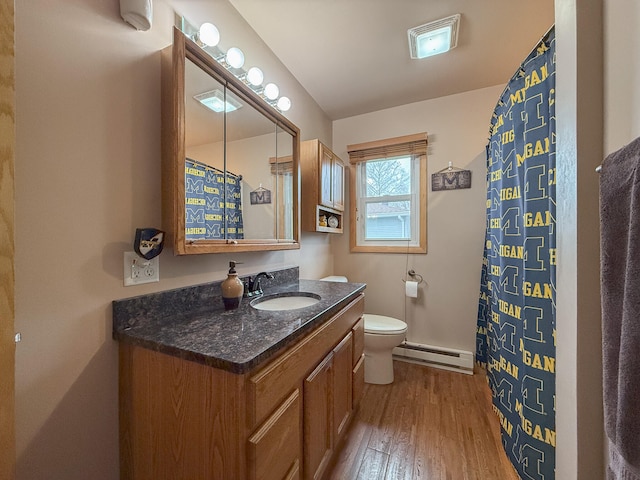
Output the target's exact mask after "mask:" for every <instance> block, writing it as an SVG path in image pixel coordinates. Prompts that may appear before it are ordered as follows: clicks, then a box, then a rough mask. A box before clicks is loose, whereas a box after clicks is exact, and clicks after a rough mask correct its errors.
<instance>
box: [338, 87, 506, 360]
mask: <svg viewBox="0 0 640 480" xmlns="http://www.w3.org/2000/svg"><path fill="white" fill-rule="evenodd" d="M503 89H504V86H496V87H490V88H484V89H481V90H475V91H472V92H466V93H463V94H459V95H451V96H448V97H442V98H437V99H434V100H427V101H424V102H418V103H413V104H409V105H404V106H400V107H395V108H390V109H387V110H381V111H379V112H374V113H370V114H365V115H359V116H357V117H351V118H346V119H343V120H338V121H335V122H334V126H333V149H334V151H335V153H336V154H338V155H339V156H341V157H342V158H343V159H344V160H345V161H347V162H348V155H347V145H349V144H353V143H361V142H367V141H371V140H379V139H384V138H390V137H397V136H401V135H408V134H412V133H418V132H427V133H428V135H429V146H428V153H427V179H428V182H429V188H428V200H427V210H428V211H427V220H428V226H427V228H428V231H427V241H428V253H427V254H426V255H418V254H411V255H406V254H373V253H350V252H349V236H348V235H342V236H339V237H336V238H334V239H333V240H332V247H333V250H334V262H335V263H334V268H333V269H334V272H335V273H336V274H340V275H346V276H347V277H349V279H351V280H353V281H357V282H366V283H367V292H366V308H365V310H366V311H367V312H370V313H377V314H381V315H390V316H393V317H396V318H401V319H405V320H406V322H407V324H408V326H409V329H408V333H407V337H408V339H409V340H410V341H412V342H418V343H425V344H429V345H437V346H442V347H448V348H456V349H462V350H467V351H471V352H475V335H476V323H477V314H478V294H479V288H480V287H479V285H480V283H479V282H480V272H481V268H482V253H483V245H484V234H485V204H486V196H487V193H486V192H487V190H486V150H485V148H486V144H487V138H488V132H489V124H490V121H491V114H492V113H493V109H494V107H495V105H496V102H497V100H498V97H499V96H500V94H501V93H502V90H503ZM448 162H452V163H453V165H454V166H455V167H458V168H463V169H467V170H471V172H472V174H471V178H472V184H471V188H470V189H464V190H455V191H440V192H433V191H431V174H433V173H435V172H437V171H439V170H442V169H443V168H446V167H447V166H448ZM348 221H349V219H348V218H347V225H348ZM409 269H414V270H415V271H416V272H417V273H419V274H420V275H422V276H423V277H424V280H425V282H426V284H424V283H423V284H421V285H419V294H418V298H416V299H414V298H408V297H406V296H405V291H404V283H403V282H402V279H404V278H406V272H407V270H409Z"/></svg>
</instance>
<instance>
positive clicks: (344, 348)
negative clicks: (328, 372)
mask: <svg viewBox="0 0 640 480" xmlns="http://www.w3.org/2000/svg"><path fill="white" fill-rule="evenodd" d="M352 337H353V334H352V333H351V332H349V334H348V335H347V336H346V337H344V339H343V340H342V341H341V342H340V343H339V344H338V346H337V347H336V348H334V349H333V384H332V386H333V391H332V397H333V429H334V430H333V433H334V439H335V441H336V443H337V441H338V439H339V438H340V437H341V436H342V434H343V433H344V431H345V430H346V427H347V425H348V424H349V418H350V417H351V411H352V392H353V390H352V388H353V387H352V385H353V384H352V371H353V362H352V350H353V348H352V341H351V338H352Z"/></svg>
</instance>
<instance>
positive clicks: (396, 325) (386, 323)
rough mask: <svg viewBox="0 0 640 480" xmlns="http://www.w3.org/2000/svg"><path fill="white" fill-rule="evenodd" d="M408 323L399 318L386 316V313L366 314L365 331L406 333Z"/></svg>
mask: <svg viewBox="0 0 640 480" xmlns="http://www.w3.org/2000/svg"><path fill="white" fill-rule="evenodd" d="M406 331H407V324H406V323H404V322H403V321H402V320H398V319H397V318H392V317H386V316H384V315H374V314H371V313H365V314H364V333H373V334H377V335H395V334H398V333H405V332H406Z"/></svg>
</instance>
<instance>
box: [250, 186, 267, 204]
mask: <svg viewBox="0 0 640 480" xmlns="http://www.w3.org/2000/svg"><path fill="white" fill-rule="evenodd" d="M249 200H250V201H251V205H262V204H265V203H271V190H267V189H266V188H264V187H262V185H261V186H259V187H258V188H256V189H255V190H254V191H253V192H249Z"/></svg>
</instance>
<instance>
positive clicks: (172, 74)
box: [162, 27, 300, 255]
mask: <svg viewBox="0 0 640 480" xmlns="http://www.w3.org/2000/svg"><path fill="white" fill-rule="evenodd" d="M187 59H188V60H190V61H192V62H193V63H194V64H195V65H197V66H198V67H200V68H201V69H202V70H203V71H204V72H206V73H207V74H209V75H211V76H212V77H213V78H214V79H216V80H217V81H219V82H220V83H221V84H222V85H224V86H225V87H226V88H228V89H229V91H231V92H233V94H235V95H237V96H238V97H240V98H241V99H242V100H243V101H244V102H246V105H247V106H249V107H252V108H254V109H256V110H257V111H259V112H260V113H261V114H263V115H264V116H265V117H267V118H268V119H270V120H272V121H273V122H274V125H275V126H276V127H277V128H276V129H282V130H284V131H285V132H287V133H289V134H290V135H291V136H292V143H293V145H292V155H291V157H290V158H291V161H292V169H293V179H294V180H293V198H294V202H293V239H278V238H275V239H260V240H256V239H222V240H196V241H192V240H186V238H185V237H186V236H185V222H186V218H185V217H186V205H185V160H186V154H185V152H186V146H185V100H184V98H185V62H186V60H187ZM299 157H300V130H299V129H298V127H296V126H295V125H294V124H293V123H291V121H289V120H288V119H287V118H286V117H284V116H283V115H282V114H281V113H280V112H278V111H277V110H276V109H275V108H273V107H271V106H270V105H269V104H267V103H266V102H265V101H264V100H263V99H262V98H261V97H260V96H259V95H258V94H257V93H255V92H254V91H253V90H251V88H249V87H248V86H247V85H245V84H244V83H243V82H242V81H240V80H239V79H238V78H236V77H235V76H234V75H233V74H232V73H230V72H228V71H227V70H226V69H225V68H224V67H222V66H221V65H220V64H218V62H216V61H215V59H214V58H212V57H211V56H210V55H209V54H207V53H206V52H205V51H204V50H203V49H202V48H200V47H199V46H198V45H197V44H196V43H195V42H193V41H192V40H191V39H189V38H188V37H187V36H186V35H185V34H184V33H182V32H181V31H180V30H179V29H178V28H176V27H174V32H173V45H172V46H169V47H167V48H165V49H164V50H163V51H162V225H163V230H165V231H166V235H167V238H166V239H165V242H166V244H167V245H169V244H171V245H173V250H174V254H175V255H190V254H202V253H222V252H224V253H229V252H255V251H263V250H264V251H266V250H292V249H298V248H300V243H299V238H300V227H299V225H300V222H299V205H300V196H299V195H300V194H299V185H300V177H299V175H300V174H299V169H298V164H299ZM277 234H278V232H276V236H277Z"/></svg>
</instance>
